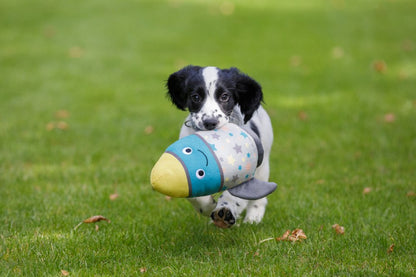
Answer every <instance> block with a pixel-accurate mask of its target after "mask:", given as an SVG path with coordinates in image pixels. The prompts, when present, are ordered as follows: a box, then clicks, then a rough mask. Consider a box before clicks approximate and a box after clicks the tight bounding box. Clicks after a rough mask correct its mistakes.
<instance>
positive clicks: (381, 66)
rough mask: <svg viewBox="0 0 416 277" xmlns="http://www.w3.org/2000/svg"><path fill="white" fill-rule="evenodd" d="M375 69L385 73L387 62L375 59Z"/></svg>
mask: <svg viewBox="0 0 416 277" xmlns="http://www.w3.org/2000/svg"><path fill="white" fill-rule="evenodd" d="M373 69H374V70H375V71H377V72H379V73H385V72H386V71H387V64H386V62H385V61H383V60H378V61H374V62H373Z"/></svg>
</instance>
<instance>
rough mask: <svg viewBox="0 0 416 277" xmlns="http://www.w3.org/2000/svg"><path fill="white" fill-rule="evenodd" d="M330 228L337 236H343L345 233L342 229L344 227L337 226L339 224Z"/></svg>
mask: <svg viewBox="0 0 416 277" xmlns="http://www.w3.org/2000/svg"><path fill="white" fill-rule="evenodd" d="M332 228H333V229H334V230H335V232H336V233H337V234H338V235H343V234H344V233H345V228H344V226H341V225H339V224H334V225H332Z"/></svg>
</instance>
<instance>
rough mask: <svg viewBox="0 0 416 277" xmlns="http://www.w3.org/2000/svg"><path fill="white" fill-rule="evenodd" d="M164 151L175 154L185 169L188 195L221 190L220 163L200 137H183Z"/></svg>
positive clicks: (199, 194)
mask: <svg viewBox="0 0 416 277" xmlns="http://www.w3.org/2000/svg"><path fill="white" fill-rule="evenodd" d="M166 152H167V153H169V154H172V155H173V156H175V157H176V158H177V159H178V160H179V161H180V162H181V164H182V166H183V168H184V169H185V172H186V176H187V179H188V180H187V181H188V187H189V197H197V196H203V195H208V194H213V193H216V192H218V191H221V190H223V183H224V180H223V178H224V177H223V173H222V170H221V166H220V163H219V162H218V160H217V158H216V156H215V155H214V154H213V152H212V149H211V147H209V146H208V145H207V144H206V142H205V141H204V140H203V139H202V138H201V137H199V136H198V135H196V134H195V135H190V136H187V137H184V138H182V139H180V140H178V141H176V142H175V143H173V144H172V145H170V146H169V147H168V148H167V149H166ZM224 189H225V188H224Z"/></svg>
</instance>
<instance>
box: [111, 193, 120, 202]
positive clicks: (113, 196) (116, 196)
mask: <svg viewBox="0 0 416 277" xmlns="http://www.w3.org/2000/svg"><path fill="white" fill-rule="evenodd" d="M119 196H120V195H118V193H116V192H115V193H113V194H110V200H111V201H114V200H116V199H117V198H118V197H119Z"/></svg>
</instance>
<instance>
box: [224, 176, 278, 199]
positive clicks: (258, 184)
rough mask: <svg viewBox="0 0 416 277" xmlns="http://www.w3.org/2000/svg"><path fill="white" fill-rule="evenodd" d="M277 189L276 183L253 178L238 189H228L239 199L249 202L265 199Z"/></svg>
mask: <svg viewBox="0 0 416 277" xmlns="http://www.w3.org/2000/svg"><path fill="white" fill-rule="evenodd" d="M276 188H277V184H276V183H271V182H264V181H260V180H259V179H256V178H252V179H250V180H248V181H246V182H244V183H242V184H240V185H238V186H236V187H233V188H230V189H228V191H229V192H230V193H231V194H232V195H234V196H236V197H239V198H243V199H247V200H256V199H260V198H263V197H265V196H267V195H269V194H270V193H272V192H273V191H275V189H276Z"/></svg>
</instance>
